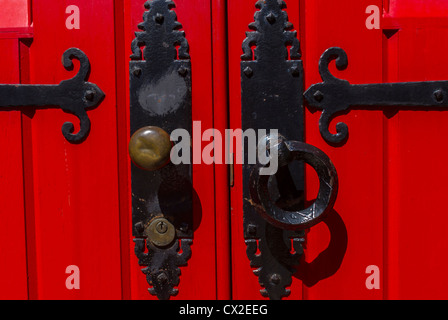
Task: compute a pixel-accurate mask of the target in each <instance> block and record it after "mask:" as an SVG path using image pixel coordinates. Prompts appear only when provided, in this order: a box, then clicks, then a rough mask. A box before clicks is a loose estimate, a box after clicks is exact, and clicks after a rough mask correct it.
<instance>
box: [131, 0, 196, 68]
mask: <svg viewBox="0 0 448 320" xmlns="http://www.w3.org/2000/svg"><path fill="white" fill-rule="evenodd" d="M174 7H175V4H174V2H173V1H171V0H150V1H147V2H146V3H145V8H146V9H147V10H148V11H146V12H145V13H144V14H143V20H144V21H143V22H142V23H140V24H139V25H138V28H139V29H140V30H143V31H142V32H136V33H135V36H136V38H135V39H134V40H133V41H132V52H133V54H132V55H131V59H132V60H142V59H145V60H146V61H150V60H151V59H152V57H153V54H152V52H153V51H155V50H156V56H157V59H158V61H157V63H160V57H163V56H164V57H165V58H166V59H167V60H169V61H172V60H176V59H189V58H190V55H189V54H188V49H189V47H188V42H187V40H186V39H185V32H184V31H179V29H181V28H182V24H181V23H180V22H178V21H177V15H176V12H174V11H173V10H172V9H173V8H174ZM167 44H168V45H167ZM142 47H144V50H143V56H142V50H141V48H142ZM177 47H179V49H177ZM160 50H163V51H164V53H163V54H161V52H160Z"/></svg>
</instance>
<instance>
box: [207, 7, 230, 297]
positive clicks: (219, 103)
mask: <svg viewBox="0 0 448 320" xmlns="http://www.w3.org/2000/svg"><path fill="white" fill-rule="evenodd" d="M211 27H212V33H211V35H212V39H211V43H212V79H213V86H212V88H213V89H212V90H213V127H214V129H215V130H218V131H219V132H221V133H222V134H224V133H225V130H226V129H227V128H228V124H229V103H228V101H229V96H228V95H229V91H228V45H227V44H228V38H227V0H211ZM225 152H227V150H226V151H225ZM223 162H224V161H223ZM214 178H215V188H214V189H215V202H214V205H215V210H214V211H215V248H216V249H215V254H216V297H217V299H218V300H229V299H231V297H232V275H231V274H232V271H231V240H230V239H231V231H230V205H229V204H230V190H229V168H228V166H227V165H226V164H215V165H214Z"/></svg>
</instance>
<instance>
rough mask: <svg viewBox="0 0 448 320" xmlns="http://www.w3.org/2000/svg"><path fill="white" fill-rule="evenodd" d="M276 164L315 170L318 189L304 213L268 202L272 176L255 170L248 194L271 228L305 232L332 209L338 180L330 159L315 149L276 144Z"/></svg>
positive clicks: (295, 143) (289, 143)
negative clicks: (301, 164)
mask: <svg viewBox="0 0 448 320" xmlns="http://www.w3.org/2000/svg"><path fill="white" fill-rule="evenodd" d="M277 148H278V152H277V154H278V155H279V163H280V164H282V165H283V166H287V165H288V164H290V163H291V162H293V161H304V162H305V163H307V164H309V165H311V166H312V167H313V168H314V170H316V172H317V175H318V177H319V182H320V188H319V192H318V195H317V198H316V200H315V201H314V202H313V203H312V204H311V205H310V206H309V207H308V208H306V209H302V210H297V211H293V210H284V209H282V208H280V207H279V206H277V205H276V204H275V202H274V201H273V200H272V197H271V194H272V193H273V191H272V189H274V188H275V186H273V179H272V176H269V175H260V170H259V168H258V167H256V168H254V170H253V171H252V175H251V179H250V194H251V197H252V200H253V201H254V202H255V203H256V204H258V205H257V206H255V208H256V209H257V211H258V212H259V213H260V214H261V215H262V216H263V217H264V218H265V219H266V220H267V221H269V222H270V223H271V224H272V225H274V226H277V227H279V228H283V229H291V230H298V229H307V228H310V227H312V226H314V225H316V224H317V223H319V222H320V221H322V219H324V218H325V215H326V214H327V213H328V211H329V210H330V209H331V208H332V207H333V204H334V202H335V200H336V196H337V190H338V176H337V172H336V169H335V167H334V165H333V163H332V162H331V160H330V158H328V156H327V155H326V154H325V153H323V152H322V151H321V150H319V149H318V148H316V147H313V146H311V145H309V144H306V143H303V142H299V141H282V142H281V143H280V144H277Z"/></svg>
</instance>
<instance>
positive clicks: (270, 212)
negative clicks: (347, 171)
mask: <svg viewBox="0 0 448 320" xmlns="http://www.w3.org/2000/svg"><path fill="white" fill-rule="evenodd" d="M285 6H286V5H285V3H284V1H281V0H266V1H258V2H257V3H256V7H257V8H258V9H260V10H259V11H257V12H256V13H255V22H254V23H251V24H250V25H249V27H250V28H251V29H252V30H254V31H253V32H248V33H247V38H246V39H245V40H244V42H243V52H244V54H243V55H242V56H241V59H242V60H244V61H242V62H241V86H242V126H243V130H247V129H255V130H259V129H265V130H267V131H268V132H269V130H271V129H277V130H278V132H279V137H281V139H282V140H283V141H284V142H285V143H284V144H281V145H278V147H282V146H283V147H284V148H283V149H285V150H283V151H285V152H283V153H282V152H280V157H279V164H280V168H279V170H278V172H277V173H276V174H275V176H261V175H260V174H259V170H260V168H262V167H263V166H262V165H261V164H258V163H257V164H250V163H248V161H247V158H248V152H249V149H248V148H247V146H246V147H245V157H246V161H244V164H243V197H244V203H243V210H244V237H245V239H246V245H247V255H248V257H249V259H250V261H251V266H252V267H254V268H256V270H255V271H254V273H255V274H256V275H257V276H258V277H259V282H260V284H261V286H262V287H264V288H263V289H262V290H261V291H260V292H261V294H262V295H263V296H266V297H269V298H271V299H281V298H282V297H284V296H287V295H289V293H290V290H289V289H286V287H287V286H289V285H290V284H291V281H292V278H291V277H292V275H293V274H294V273H295V271H296V267H297V265H298V264H299V260H300V257H301V256H302V254H303V248H302V245H301V243H302V242H303V241H304V238H303V237H304V231H303V228H304V227H309V226H311V225H313V224H315V223H317V222H319V221H320V219H321V218H322V217H323V216H324V214H325V212H326V211H327V209H329V208H331V206H332V204H333V202H334V199H335V194H336V191H337V176H336V171H335V170H334V167H333V165H332V164H331V161H329V159H328V157H327V156H325V155H324V154H323V152H321V151H319V150H317V149H316V148H313V147H311V146H308V145H306V144H304V143H301V142H297V141H303V138H304V137H303V135H304V114H303V65H302V61H300V60H299V59H300V44H299V41H298V39H297V33H296V32H295V31H290V30H291V29H292V28H293V26H292V24H291V23H290V22H288V17H287V14H286V12H284V11H283V10H282V9H283V8H285ZM288 46H290V50H289V52H288ZM252 48H254V50H253V52H252ZM259 138H262V137H259ZM264 139H266V137H264ZM267 140H269V139H267ZM280 151H281V150H280ZM300 160H304V161H306V162H308V163H310V164H311V165H313V166H314V167H316V168H317V173H318V175H319V178H320V179H321V182H323V183H324V184H325V186H324V189H322V192H321V193H320V194H319V198H318V199H317V200H316V202H315V206H314V207H313V206H312V207H311V208H308V209H304V207H305V204H304V164H303V161H300ZM327 183H328V185H327ZM313 208H314V209H313ZM286 229H289V230H286ZM257 251H259V253H257Z"/></svg>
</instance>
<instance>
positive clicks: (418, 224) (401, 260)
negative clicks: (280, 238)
mask: <svg viewBox="0 0 448 320" xmlns="http://www.w3.org/2000/svg"><path fill="white" fill-rule="evenodd" d="M447 12H448V3H446V2H442V1H426V2H425V3H419V2H418V1H408V2H405V1H391V2H390V7H389V12H387V13H386V15H385V21H384V24H385V25H386V26H387V25H395V26H398V27H399V28H400V31H398V32H397V33H396V34H395V35H394V36H393V37H392V38H390V39H389V40H388V45H389V46H390V47H392V48H393V50H390V52H389V53H388V56H389V59H390V61H391V65H392V66H391V67H390V68H388V70H389V71H390V72H389V73H388V77H390V80H393V81H431V80H446V79H447V74H448V63H447V61H446V57H445V54H444V53H445V52H446V50H447V41H446V40H447V39H448V18H447V17H448V16H447V15H446V13H447ZM393 64H395V66H394V65H393ZM391 120H392V121H390V123H389V131H390V132H393V136H392V139H390V140H389V143H390V144H391V145H393V148H394V149H395V152H394V154H393V157H391V159H390V160H391V163H390V167H391V168H390V171H393V172H394V175H393V176H392V177H390V179H389V181H386V183H387V182H389V184H390V188H389V197H390V199H391V207H390V210H389V211H388V215H387V222H388V233H389V235H388V248H389V250H388V251H386V253H387V257H388V268H387V282H386V283H385V290H387V297H388V298H390V299H446V297H447V294H446V290H445V287H446V285H447V283H448V276H447V275H446V272H445V266H444V265H445V264H446V257H445V256H444V254H443V253H444V252H445V251H446V250H447V249H448V242H447V241H446V232H447V230H448V229H447V227H446V225H447V219H446V217H445V211H446V210H445V207H446V204H445V198H446V196H445V194H446V184H445V182H444V181H445V180H446V179H447V173H446V170H445V166H446V162H447V159H448V154H447V152H446V148H445V147H444V145H445V142H446V137H447V133H446V123H447V121H448V113H446V112H444V111H440V110H437V109H433V110H430V111H428V110H424V109H423V108H420V109H417V110H415V109H412V108H410V109H408V110H402V111H399V112H398V113H397V114H395V115H394V116H393V118H392V119H391ZM394 180H395V181H394Z"/></svg>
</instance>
